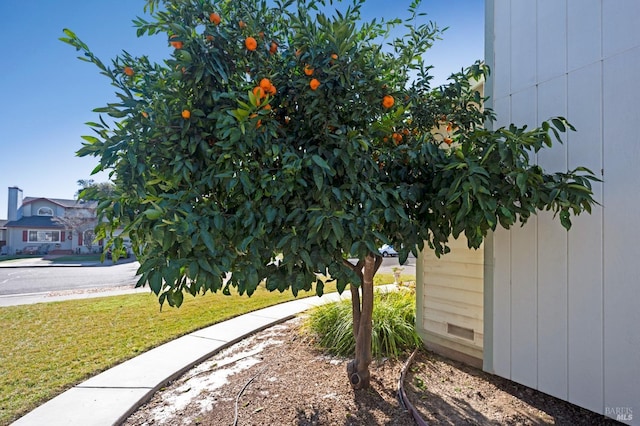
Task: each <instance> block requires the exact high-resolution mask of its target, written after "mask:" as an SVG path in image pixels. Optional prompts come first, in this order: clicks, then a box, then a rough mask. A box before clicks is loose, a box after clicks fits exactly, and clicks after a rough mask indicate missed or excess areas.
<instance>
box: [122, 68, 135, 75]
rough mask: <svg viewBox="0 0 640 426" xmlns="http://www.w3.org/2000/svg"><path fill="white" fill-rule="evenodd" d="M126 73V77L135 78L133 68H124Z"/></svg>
mask: <svg viewBox="0 0 640 426" xmlns="http://www.w3.org/2000/svg"><path fill="white" fill-rule="evenodd" d="M124 73H125V74H126V75H128V76H129V77H133V74H134V72H133V68H131V67H124Z"/></svg>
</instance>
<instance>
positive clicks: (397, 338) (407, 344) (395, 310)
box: [304, 289, 422, 358]
mask: <svg viewBox="0 0 640 426" xmlns="http://www.w3.org/2000/svg"><path fill="white" fill-rule="evenodd" d="M373 306H374V307H373V332H372V355H373V357H374V358H382V357H394V358H395V357H398V356H399V355H401V354H402V353H403V352H405V351H408V350H411V349H413V348H416V347H418V346H420V345H421V343H422V342H421V340H420V336H418V333H417V332H416V329H415V318H416V312H415V293H413V292H412V291H408V290H403V289H401V290H399V291H391V292H383V291H376V293H375V296H374V304H373ZM352 325H353V323H352V315H351V300H342V301H340V302H335V303H329V304H326V305H322V306H318V307H316V308H314V309H313V310H311V312H310V314H309V316H308V317H307V319H306V321H305V323H304V329H305V330H306V331H307V332H309V333H311V334H312V335H314V337H315V338H317V343H318V345H319V346H320V347H322V348H324V349H326V350H328V351H329V352H330V353H332V354H334V355H339V356H345V357H346V356H353V354H354V352H355V340H354V337H353V329H352Z"/></svg>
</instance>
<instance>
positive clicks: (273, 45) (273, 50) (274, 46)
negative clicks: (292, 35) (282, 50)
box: [269, 41, 278, 55]
mask: <svg viewBox="0 0 640 426" xmlns="http://www.w3.org/2000/svg"><path fill="white" fill-rule="evenodd" d="M277 51H278V43H276V42H275V41H272V42H271V45H270V46H269V53H271V54H272V55H273V54H274V53H276V52H277Z"/></svg>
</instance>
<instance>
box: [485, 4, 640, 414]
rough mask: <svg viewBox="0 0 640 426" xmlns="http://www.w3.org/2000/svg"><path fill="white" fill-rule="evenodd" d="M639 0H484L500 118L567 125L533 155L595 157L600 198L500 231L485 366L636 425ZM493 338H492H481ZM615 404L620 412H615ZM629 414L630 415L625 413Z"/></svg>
mask: <svg viewBox="0 0 640 426" xmlns="http://www.w3.org/2000/svg"><path fill="white" fill-rule="evenodd" d="M639 23H640V1H638V0H527V1H522V0H487V37H486V38H487V57H486V61H487V63H488V64H489V65H490V66H491V68H492V76H491V79H492V80H491V81H490V82H489V85H488V90H487V94H488V95H490V96H491V97H492V100H491V101H490V106H492V107H493V108H494V110H495V111H496V113H497V114H498V123H496V125H497V126H503V125H508V124H509V123H510V122H514V123H516V124H528V125H537V124H539V123H540V122H541V121H542V120H545V119H548V118H550V117H552V116H556V115H562V116H565V117H567V118H568V119H569V121H570V122H571V123H572V124H574V125H575V126H576V128H577V129H578V132H576V133H572V134H570V135H569V136H568V137H567V138H566V141H565V144H564V145H558V146H556V147H554V149H553V151H552V152H544V153H541V154H540V155H539V156H538V158H537V160H538V162H539V163H540V164H541V165H542V166H544V167H545V168H546V169H548V170H550V171H564V170H566V169H567V168H573V167H575V166H578V165H584V166H587V167H589V168H591V169H592V170H593V171H595V172H597V174H598V175H600V173H601V171H603V173H604V174H603V176H602V177H603V179H604V181H605V182H604V183H603V184H596V185H595V188H594V190H595V194H596V199H597V200H598V201H599V202H600V203H602V206H598V207H596V208H595V209H594V211H593V214H591V215H583V216H581V217H578V218H573V224H574V226H573V228H572V230H571V231H570V232H568V233H567V232H565V231H564V230H563V229H562V227H561V226H560V225H559V222H558V221H557V220H554V219H553V218H552V215H550V214H546V213H543V214H539V215H538V216H537V217H536V218H533V219H532V220H531V221H530V223H529V224H528V225H527V226H525V227H523V228H515V229H513V230H511V231H504V230H500V231H497V232H496V233H495V234H494V235H493V237H492V238H491V239H489V240H488V242H492V247H491V250H487V253H493V259H487V264H489V265H493V267H492V268H491V271H490V273H489V274H487V275H488V281H487V285H488V286H490V287H491V288H490V289H489V291H487V294H488V295H489V297H490V299H491V300H490V301H489V302H490V303H487V306H488V307H489V309H491V310H492V312H485V317H487V316H489V315H491V320H490V321H489V320H487V321H486V324H487V329H486V330H485V368H486V369H487V370H489V371H491V372H494V373H495V374H498V375H500V376H504V377H507V378H510V379H512V380H514V381H517V382H520V383H523V384H525V385H528V386H531V387H533V388H536V389H539V390H541V391H543V392H546V393H549V394H551V395H554V396H557V397H559V398H562V399H566V400H568V401H570V402H572V403H575V404H577V405H580V406H583V407H586V408H588V409H590V410H593V411H596V412H599V413H605V414H607V413H608V414H611V410H615V409H616V408H619V409H629V410H631V411H633V414H635V416H634V420H633V421H631V422H630V423H632V424H640V244H638V242H640V228H639V227H638V225H637V223H636V222H637V219H638V211H640V195H638V191H639V188H640V172H639V171H638V164H639V163H640V132H638V125H639V123H640V107H639V106H638V103H639V100H640V85H638V80H639V78H638V76H640V72H639V71H638V70H639V69H640V27H638V25H639ZM488 346H490V347H488ZM613 417H615V415H614V416H613ZM628 423H629V422H628Z"/></svg>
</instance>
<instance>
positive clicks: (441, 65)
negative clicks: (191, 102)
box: [0, 0, 484, 219]
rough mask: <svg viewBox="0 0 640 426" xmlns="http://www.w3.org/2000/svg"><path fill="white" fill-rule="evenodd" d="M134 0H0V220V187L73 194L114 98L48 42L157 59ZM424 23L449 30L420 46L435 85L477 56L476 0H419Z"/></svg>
mask: <svg viewBox="0 0 640 426" xmlns="http://www.w3.org/2000/svg"><path fill="white" fill-rule="evenodd" d="M410 3H411V0H368V1H367V3H366V5H365V9H364V11H365V15H369V16H366V17H367V18H373V17H376V16H378V17H385V18H387V19H388V18H391V17H395V16H398V14H402V13H404V12H405V11H406V9H407V7H408V5H409V4H410ZM143 5H144V1H143V0H89V1H87V0H55V1H50V0H0V17H1V18H0V19H1V20H2V25H0V40H3V47H4V49H3V53H2V56H1V59H0V64H1V66H0V70H1V74H0V219H5V218H6V215H7V188H8V187H9V186H18V187H19V188H21V189H22V190H23V191H24V195H25V196H32V197H49V198H73V197H74V194H75V192H76V191H77V189H78V186H77V181H78V180H79V179H89V178H93V179H95V180H96V181H97V182H102V181H105V180H107V176H106V174H104V173H103V174H99V175H97V176H93V177H92V176H90V173H91V170H93V168H94V167H95V165H96V164H97V159H96V158H93V157H84V158H79V157H76V155H75V152H76V151H77V150H78V148H80V146H81V143H82V139H81V136H82V135H88V134H91V130H90V129H89V128H88V127H87V126H86V125H85V124H84V123H86V122H87V121H97V114H95V113H93V112H92V110H93V108H96V107H101V106H104V105H105V104H106V103H107V102H110V101H112V100H113V99H114V95H113V93H114V91H113V90H112V89H113V87H112V86H111V85H110V84H109V81H108V80H107V79H106V78H105V77H104V76H102V75H100V74H99V73H98V69H97V68H96V67H95V66H94V65H92V64H88V63H85V62H82V61H79V60H78V59H76V56H77V54H76V53H77V52H76V51H75V49H73V48H72V47H71V46H69V45H66V44H65V43H62V42H61V41H59V40H58V38H59V37H61V36H63V33H62V29H63V28H69V29H71V30H72V31H74V32H75V33H76V34H77V35H78V36H79V37H80V38H81V39H82V40H83V41H84V42H85V43H86V44H88V45H89V47H90V48H91V49H92V51H93V52H94V53H95V54H96V55H98V57H100V58H101V59H102V60H103V61H104V62H106V63H109V62H110V59H111V58H113V57H115V56H116V55H117V54H118V53H120V52H121V51H122V50H126V51H128V52H129V53H131V54H133V55H138V56H139V55H143V54H148V55H149V56H150V57H151V58H154V59H157V60H159V59H161V58H163V57H166V55H168V54H169V52H170V51H171V50H170V49H169V48H168V47H167V43H166V39H165V38H164V37H162V36H156V37H147V36H145V37H143V38H137V37H136V33H135V28H133V25H132V23H131V20H132V19H134V18H135V17H136V16H140V15H142V12H143ZM419 10H420V11H422V12H425V13H427V17H425V20H432V21H435V22H436V23H437V24H438V25H439V26H440V27H449V29H448V30H447V31H446V32H445V33H444V35H443V40H440V41H438V42H437V43H436V45H435V46H434V47H433V48H432V49H431V50H430V51H429V52H428V55H427V58H426V59H427V61H428V62H429V63H431V64H432V65H434V66H435V69H434V71H433V72H432V74H433V75H434V76H435V82H436V83H442V82H444V81H445V79H446V77H447V76H448V75H449V74H451V73H452V72H456V71H459V70H460V69H461V68H462V67H465V66H468V65H470V64H472V63H473V62H474V61H475V60H477V59H482V58H483V55H484V51H483V49H484V29H483V28H484V1H483V0H423V1H422V4H421V6H420V9H419Z"/></svg>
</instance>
